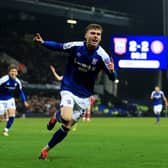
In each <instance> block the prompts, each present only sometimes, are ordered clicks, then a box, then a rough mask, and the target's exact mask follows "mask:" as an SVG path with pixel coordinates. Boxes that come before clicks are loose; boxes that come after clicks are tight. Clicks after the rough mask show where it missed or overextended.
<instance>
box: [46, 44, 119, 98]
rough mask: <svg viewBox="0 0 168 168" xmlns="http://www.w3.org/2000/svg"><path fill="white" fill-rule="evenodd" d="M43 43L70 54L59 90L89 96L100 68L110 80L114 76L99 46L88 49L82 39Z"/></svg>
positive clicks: (107, 58)
mask: <svg viewBox="0 0 168 168" xmlns="http://www.w3.org/2000/svg"><path fill="white" fill-rule="evenodd" d="M43 45H44V46H45V47H48V48H50V49H55V50H65V51H67V52H68V53H69V55H70V56H69V57H68V63H67V66H66V68H65V71H64V75H63V80H62V83H61V90H68V91H70V92H72V93H73V94H74V95H76V96H79V97H90V96H91V95H92V94H93V90H94V84H95V81H96V78H97V75H98V73H99V71H100V70H101V69H103V70H104V71H105V73H106V74H107V75H108V76H109V78H110V79H111V80H115V78H116V72H114V73H112V72H110V71H109V70H108V68H107V64H108V63H109V62H110V61H111V58H110V56H109V55H108V54H107V52H106V51H105V50H104V49H103V48H102V47H101V46H98V47H97V48H96V49H95V50H93V51H90V50H88V48H87V46H86V43H85V42H84V41H78V42H68V43H57V42H53V41H45V42H44V43H43Z"/></svg>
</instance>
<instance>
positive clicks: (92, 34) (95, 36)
mask: <svg viewBox="0 0 168 168" xmlns="http://www.w3.org/2000/svg"><path fill="white" fill-rule="evenodd" d="M101 34H102V32H101V30H99V29H90V30H88V31H87V32H86V34H85V39H86V44H87V46H88V48H89V49H95V48H96V47H97V46H98V45H99V43H100V41H101Z"/></svg>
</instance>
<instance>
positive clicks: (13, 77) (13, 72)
mask: <svg viewBox="0 0 168 168" xmlns="http://www.w3.org/2000/svg"><path fill="white" fill-rule="evenodd" d="M17 74H18V71H17V69H10V71H9V76H10V77H11V78H12V79H15V78H16V76H17Z"/></svg>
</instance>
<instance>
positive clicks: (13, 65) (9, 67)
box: [8, 64, 18, 71]
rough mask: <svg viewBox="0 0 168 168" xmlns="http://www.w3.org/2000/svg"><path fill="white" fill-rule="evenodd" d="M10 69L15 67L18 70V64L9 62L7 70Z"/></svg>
mask: <svg viewBox="0 0 168 168" xmlns="http://www.w3.org/2000/svg"><path fill="white" fill-rule="evenodd" d="M11 69H16V70H18V66H17V65H16V64H10V65H9V66H8V71H10V70H11Z"/></svg>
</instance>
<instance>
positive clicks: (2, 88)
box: [0, 75, 26, 102]
mask: <svg viewBox="0 0 168 168" xmlns="http://www.w3.org/2000/svg"><path fill="white" fill-rule="evenodd" d="M15 91H18V92H19V95H20V98H21V100H22V101H23V102H25V101H26V98H25V94H24V92H23V90H22V84H21V82H20V80H19V79H18V78H16V79H14V80H13V79H11V78H10V77H9V75H5V76H3V77H1V78H0V100H9V99H11V98H13V97H14V92H15Z"/></svg>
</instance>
